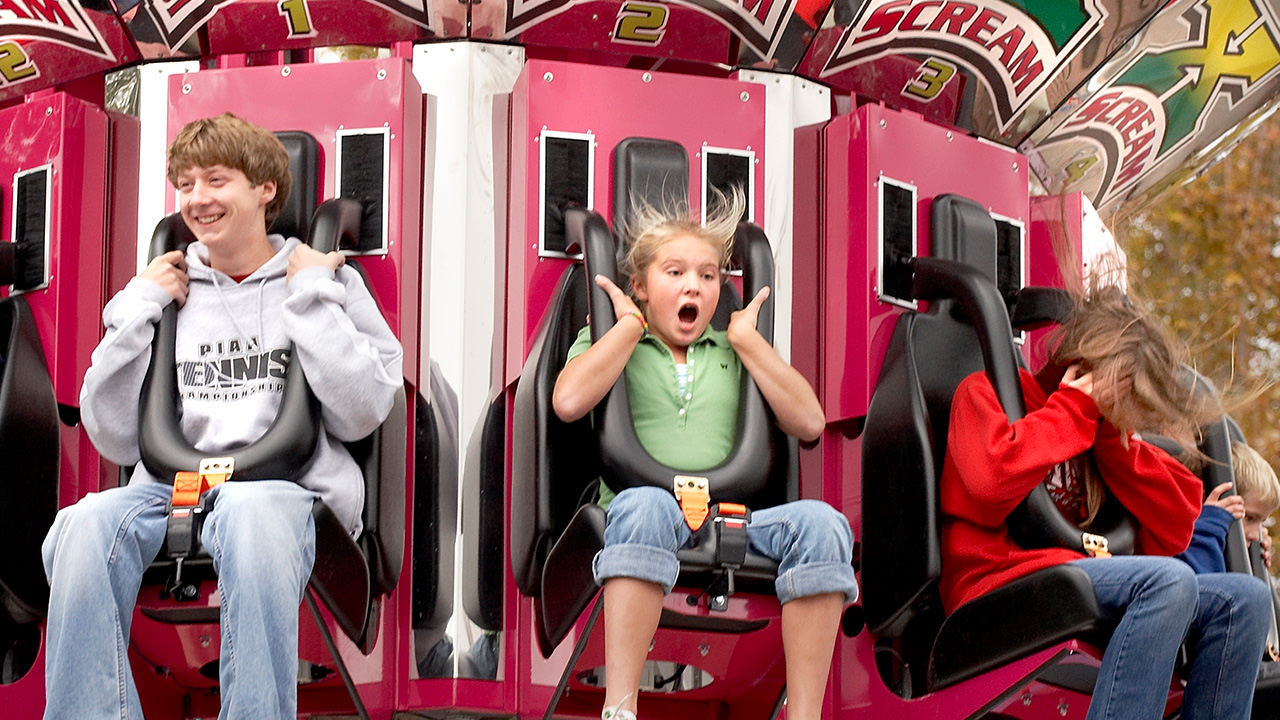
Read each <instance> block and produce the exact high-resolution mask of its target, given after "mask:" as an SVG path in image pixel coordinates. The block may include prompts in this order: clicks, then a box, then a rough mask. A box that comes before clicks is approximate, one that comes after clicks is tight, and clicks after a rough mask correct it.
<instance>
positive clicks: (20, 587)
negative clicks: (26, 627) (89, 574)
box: [0, 295, 61, 623]
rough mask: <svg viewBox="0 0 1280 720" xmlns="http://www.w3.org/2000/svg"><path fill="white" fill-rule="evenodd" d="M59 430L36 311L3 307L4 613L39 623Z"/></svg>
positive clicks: (21, 305) (16, 298)
mask: <svg viewBox="0 0 1280 720" xmlns="http://www.w3.org/2000/svg"><path fill="white" fill-rule="evenodd" d="M60 430H61V423H60V422H59V417H58V403H57V400H56V398H55V396H54V392H53V383H52V380H51V379H50V377H49V368H48V365H47V364H46V363H45V358H44V350H43V349H42V345H41V342H40V335H39V332H38V331H37V329H36V326H35V317H34V316H33V315H32V313H31V307H30V306H29V305H28V304H27V301H26V298H24V297H23V296H22V295H10V296H9V297H6V298H4V299H3V300H0V457H3V458H4V459H5V472H4V480H3V482H0V542H3V544H4V547H5V548H6V550H5V552H4V553H3V554H2V555H0V608H3V610H0V612H4V613H7V614H8V616H9V618H10V619H12V620H13V621H14V622H16V623H35V622H38V621H39V620H40V619H41V618H43V617H44V616H45V614H46V613H47V612H48V607H49V584H48V581H47V580H46V579H45V575H44V565H43V563H42V561H41V555H40V546H41V543H43V542H44V537H45V535H46V534H47V533H48V532H49V528H50V527H51V526H52V525H53V518H54V516H55V515H56V514H57V512H58V484H59V477H60V472H59V471H60V459H61V457H60V456H61V453H60V444H61V443H60V439H59V433H60Z"/></svg>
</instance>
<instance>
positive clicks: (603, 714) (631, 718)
mask: <svg viewBox="0 0 1280 720" xmlns="http://www.w3.org/2000/svg"><path fill="white" fill-rule="evenodd" d="M630 699H631V693H627V695H626V697H624V698H622V702H620V703H618V704H617V705H614V706H613V707H607V708H605V709H604V710H601V711H600V720H636V714H635V713H633V712H631V711H630V710H623V709H622V705H623V704H624V703H626V702H627V700H630Z"/></svg>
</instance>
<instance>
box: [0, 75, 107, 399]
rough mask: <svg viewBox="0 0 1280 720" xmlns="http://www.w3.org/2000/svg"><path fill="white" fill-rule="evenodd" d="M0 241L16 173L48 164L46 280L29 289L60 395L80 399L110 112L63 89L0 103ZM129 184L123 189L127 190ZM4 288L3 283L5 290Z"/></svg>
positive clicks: (97, 312)
mask: <svg viewBox="0 0 1280 720" xmlns="http://www.w3.org/2000/svg"><path fill="white" fill-rule="evenodd" d="M0 127H3V128H4V130H3V133H4V140H3V143H0V147H2V148H3V150H2V151H0V198H3V201H2V203H3V213H0V215H3V219H2V220H0V241H3V242H11V241H12V240H13V232H14V231H13V202H14V182H15V174H16V173H20V172H24V171H30V170H34V169H37V168H40V167H42V166H48V167H49V169H50V172H49V181H48V185H49V192H48V202H49V208H48V236H49V243H48V245H49V247H48V250H49V275H50V281H49V285H48V287H46V288H44V289H39V290H35V291H32V292H28V293H26V298H27V302H28V303H29V304H30V305H31V310H32V313H33V315H34V316H35V320H36V326H37V328H39V330H40V337H41V340H42V341H43V342H44V350H45V359H46V361H47V362H48V363H49V375H50V378H51V379H52V380H53V387H54V394H55V395H56V396H57V399H58V402H59V403H63V404H65V405H70V406H72V407H76V406H78V405H79V404H80V400H79V398H80V384H81V382H82V381H83V379H84V371H85V370H86V369H87V368H88V367H89V355H90V353H91V352H92V351H93V348H94V346H96V345H97V344H98V340H99V338H101V337H102V316H101V309H102V305H103V303H104V290H103V274H104V269H103V268H104V266H105V260H104V252H105V249H106V239H107V207H108V204H107V200H108V198H107V191H108V188H109V187H110V186H109V183H108V182H107V180H108V176H107V165H108V158H107V133H108V119H107V114H106V112H105V111H103V110H102V109H101V108H99V107H97V106H94V105H90V104H88V103H85V102H83V101H81V100H78V99H76V98H73V97H71V96H69V95H65V94H63V93H49V94H46V95H42V96H38V97H33V98H31V99H29V100H28V101H27V102H26V103H24V104H22V105H17V106H13V107H10V108H6V109H3V110H0ZM130 192H132V189H131V188H122V189H120V193H121V194H122V195H123V196H124V197H126V198H128V196H129V193H130ZM6 294H7V290H6Z"/></svg>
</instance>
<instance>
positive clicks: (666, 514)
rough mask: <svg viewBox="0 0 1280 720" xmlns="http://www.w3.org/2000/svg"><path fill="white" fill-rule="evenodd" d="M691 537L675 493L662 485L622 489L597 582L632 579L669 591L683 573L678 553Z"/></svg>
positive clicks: (608, 527) (597, 570) (594, 566)
mask: <svg viewBox="0 0 1280 720" xmlns="http://www.w3.org/2000/svg"><path fill="white" fill-rule="evenodd" d="M688 539H689V527H688V525H686V524H685V520H684V515H683V514H682V513H681V512H680V506H679V505H678V504H677V503H676V500H675V498H674V497H673V496H672V495H671V492H670V491H668V490H665V489H663V488H658V487H649V486H644V487H634V488H628V489H626V490H623V491H622V492H620V493H618V496H617V497H615V498H614V499H613V502H612V503H610V505H609V515H608V520H607V522H606V524H605V530H604V549H602V550H601V551H600V552H599V553H597V554H596V557H595V560H594V562H593V563H592V571H593V572H594V574H595V578H596V582H597V583H601V584H603V583H604V581H605V580H608V579H609V578H612V577H630V578H635V579H637V580H646V581H648V582H652V583H657V584H658V585H661V586H662V589H663V591H664V592H670V591H671V588H672V587H673V586H674V585H675V582H676V576H677V575H678V574H679V572H680V563H679V562H678V561H677V560H676V551H677V550H679V549H680V548H681V547H682V546H683V545H684V544H685V542H687V541H688Z"/></svg>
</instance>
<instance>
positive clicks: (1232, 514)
mask: <svg viewBox="0 0 1280 720" xmlns="http://www.w3.org/2000/svg"><path fill="white" fill-rule="evenodd" d="M1231 464H1232V467H1233V471H1234V475H1233V476H1234V478H1235V482H1234V483H1222V484H1221V485H1219V486H1217V487H1215V488H1213V490H1211V491H1209V496H1208V497H1206V498H1205V501H1204V507H1203V508H1201V510H1200V517H1198V518H1197V519H1196V526H1195V531H1194V533H1193V534H1192V536H1191V545H1190V547H1188V548H1187V550H1186V551H1185V552H1183V553H1182V554H1181V555H1179V556H1178V557H1180V558H1182V559H1183V560H1184V561H1185V562H1186V563H1187V564H1188V565H1190V566H1191V567H1192V568H1193V569H1194V570H1195V571H1196V572H1197V573H1209V572H1226V570H1227V563H1226V557H1225V555H1224V554H1223V553H1224V551H1225V550H1226V547H1227V529H1228V528H1230V527H1231V521H1232V520H1240V522H1241V523H1243V524H1244V536H1245V539H1246V540H1248V541H1249V542H1250V543H1260V544H1261V545H1262V559H1263V561H1264V562H1265V563H1266V564H1267V567H1271V535H1270V534H1269V533H1267V532H1266V530H1265V529H1264V528H1263V527H1262V524H1263V522H1264V521H1265V520H1266V519H1267V518H1268V517H1270V516H1271V513H1273V512H1275V511H1276V510H1277V509H1280V480H1278V479H1277V478H1276V472H1275V470H1273V469H1272V468H1271V465H1270V464H1268V463H1267V461H1266V460H1265V459H1263V457H1262V455H1260V454H1258V451H1257V450H1254V449H1253V448H1251V447H1249V446H1248V445H1246V444H1244V443H1242V442H1233V443H1231ZM1233 484H1234V485H1235V490H1236V492H1235V494H1234V495H1229V496H1227V497H1223V493H1225V492H1227V491H1228V490H1230V489H1231V486H1232V485H1233Z"/></svg>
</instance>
